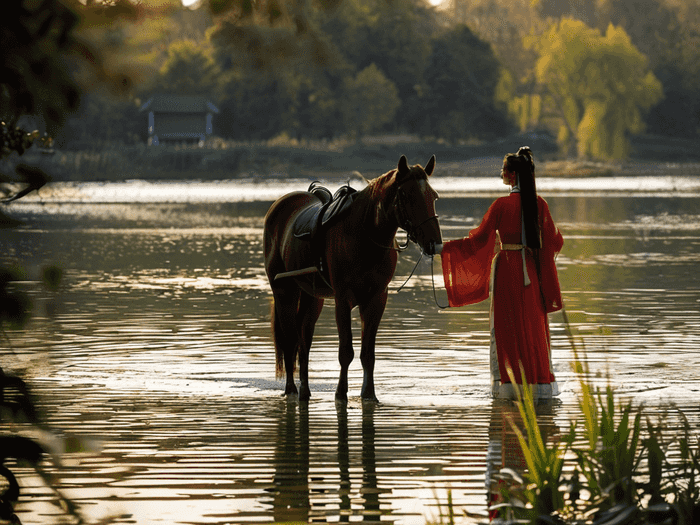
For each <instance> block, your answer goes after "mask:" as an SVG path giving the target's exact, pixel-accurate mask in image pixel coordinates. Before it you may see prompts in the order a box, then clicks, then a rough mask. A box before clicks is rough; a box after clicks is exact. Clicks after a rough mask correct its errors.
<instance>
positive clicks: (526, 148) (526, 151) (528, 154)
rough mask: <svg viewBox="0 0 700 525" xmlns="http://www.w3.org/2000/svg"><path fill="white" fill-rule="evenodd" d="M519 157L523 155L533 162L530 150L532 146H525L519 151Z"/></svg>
mask: <svg viewBox="0 0 700 525" xmlns="http://www.w3.org/2000/svg"><path fill="white" fill-rule="evenodd" d="M518 155H523V156H525V157H529V158H530V160H532V150H531V149H530V146H523V147H521V148H520V149H519V150H518Z"/></svg>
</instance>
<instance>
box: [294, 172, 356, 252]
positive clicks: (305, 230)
mask: <svg viewBox="0 0 700 525" xmlns="http://www.w3.org/2000/svg"><path fill="white" fill-rule="evenodd" d="M308 192H309V193H313V194H314V195H316V196H317V197H318V198H319V199H320V201H321V202H317V203H315V204H312V205H311V206H309V207H308V208H306V209H305V210H303V211H302V212H301V213H300V214H299V215H298V216H297V218H296V220H295V221H294V226H293V230H292V231H293V233H294V237H296V238H297V239H304V240H308V241H311V242H312V243H313V242H314V241H315V240H316V239H317V238H318V237H319V235H320V234H321V233H322V232H323V231H324V230H325V229H326V228H328V227H329V226H330V225H331V224H332V223H333V222H335V221H336V220H338V219H340V218H341V217H342V216H343V215H345V213H346V212H347V211H348V210H349V209H350V206H352V203H353V202H354V200H355V197H356V196H357V190H356V189H354V188H351V187H350V186H341V187H340V188H339V189H338V191H336V192H335V195H331V192H330V190H328V188H326V187H324V186H321V185H320V184H319V183H318V182H316V181H314V182H312V183H311V186H309V189H308Z"/></svg>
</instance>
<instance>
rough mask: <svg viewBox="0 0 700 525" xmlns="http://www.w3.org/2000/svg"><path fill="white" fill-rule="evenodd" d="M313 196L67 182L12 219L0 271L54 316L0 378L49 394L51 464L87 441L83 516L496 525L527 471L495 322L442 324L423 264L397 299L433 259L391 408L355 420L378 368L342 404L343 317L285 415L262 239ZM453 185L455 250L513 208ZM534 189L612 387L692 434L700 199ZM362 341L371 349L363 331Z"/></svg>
mask: <svg viewBox="0 0 700 525" xmlns="http://www.w3.org/2000/svg"><path fill="white" fill-rule="evenodd" d="M307 185H308V182H306V181H286V182H284V183H280V182H276V183H272V182H270V183H253V182H246V181H242V182H238V183H218V184H217V183H178V184H170V183H160V184H146V183H142V182H138V181H133V182H128V183H123V184H82V185H56V186H53V187H52V188H47V189H45V190H42V193H40V194H39V196H38V197H37V196H34V197H32V198H31V199H25V200H23V201H20V202H17V203H14V204H12V205H11V206H10V207H8V208H7V211H8V212H9V213H10V214H11V215H12V216H14V217H16V218H18V219H21V220H22V221H23V222H24V225H23V226H21V227H20V228H18V229H16V230H12V231H2V232H0V258H1V261H0V262H2V263H3V264H10V265H14V264H19V265H21V266H22V267H24V268H25V270H26V272H27V276H28V278H27V281H26V282H25V283H23V284H22V286H24V287H26V289H27V291H28V292H29V293H30V294H31V295H32V297H33V299H34V304H35V315H34V317H33V320H32V321H31V323H30V325H29V326H28V327H27V329H26V330H25V331H22V332H17V333H10V334H9V337H10V341H11V343H12V348H13V353H5V354H4V356H3V361H2V366H3V368H5V369H6V370H8V371H14V372H21V373H22V374H23V375H24V377H26V378H27V379H28V381H29V382H30V384H31V386H32V387H33V388H34V390H35V391H36V392H37V394H38V395H39V396H40V397H39V399H40V404H41V405H42V407H43V408H45V410H46V413H47V419H48V423H49V424H50V425H51V427H52V428H54V429H56V431H57V433H58V436H59V437H60V438H63V439H56V441H55V446H56V447H59V448H60V447H61V446H63V447H65V446H67V445H66V443H68V445H70V443H73V441H72V440H70V439H68V438H70V437H80V438H81V439H82V441H81V442H82V443H83V444H82V446H81V447H82V448H81V449H80V450H74V449H73V448H70V447H69V450H68V451H67V452H66V453H65V454H63V456H62V466H61V467H60V468H58V469H55V468H53V467H51V468H50V470H52V471H53V473H54V474H55V475H56V476H57V484H58V486H59V487H60V488H61V489H62V490H63V492H64V493H65V494H66V496H68V497H69V498H70V499H72V500H73V501H74V502H75V503H77V504H78V505H79V506H80V508H81V509H82V511H83V512H84V513H85V514H86V515H87V516H89V517H91V518H93V519H98V518H103V517H107V516H112V517H115V520H116V521H117V522H124V523H139V524H145V523H267V522H281V521H314V522H323V521H356V520H362V521H370V522H373V521H374V522H379V521H389V522H394V523H417V524H419V523H424V522H425V521H426V519H430V518H431V517H432V518H434V517H436V516H438V515H439V512H440V511H439V507H438V505H437V503H438V502H441V503H444V502H445V501H446V497H447V496H446V494H447V491H448V490H449V491H451V493H452V498H453V501H454V504H455V507H456V508H457V509H458V510H460V511H461V510H462V509H464V510H466V511H468V512H469V513H472V514H477V515H479V514H482V515H483V514H484V512H485V508H486V488H485V480H486V476H487V472H488V471H489V469H491V468H494V466H495V467H498V466H502V465H504V464H509V465H512V464H513V462H515V463H516V464H517V462H518V457H517V453H516V452H517V447H516V446H515V441H514V440H515V437H514V435H513V434H512V432H511V431H510V430H509V426H508V425H507V423H506V419H507V417H509V416H511V415H514V412H513V407H512V406H510V405H507V404H499V403H494V402H493V401H492V400H491V399H490V398H489V397H488V385H487V383H488V365H487V356H488V349H487V345H488V333H487V331H488V305H487V304H486V303H483V304H480V305H476V306H472V307H465V308H460V309H440V308H439V307H438V306H437V305H436V299H437V302H439V303H440V304H442V303H446V297H445V295H444V290H443V289H442V280H441V277H440V276H439V275H435V286H436V288H437V292H436V295H434V293H433V278H432V272H431V263H430V261H426V260H423V261H421V262H420V263H419V264H418V268H417V269H416V275H414V276H413V277H412V278H411V279H410V280H409V281H408V283H407V284H406V285H405V287H404V288H403V289H401V291H398V288H399V287H400V286H401V285H402V284H403V283H404V281H405V280H406V279H407V277H408V276H409V274H410V273H411V271H412V270H413V267H414V265H415V264H416V262H417V261H418V260H419V252H418V250H417V249H415V247H412V248H411V249H409V250H407V251H406V252H404V253H403V254H402V255H401V256H400V261H399V266H398V270H397V274H396V276H395V279H394V282H393V283H392V285H391V288H392V291H393V293H392V294H391V296H390V299H389V304H388V307H387V311H386V313H385V315H384V319H383V321H382V325H381V327H380V333H379V336H378V341H377V366H376V371H375V380H376V387H377V395H378V396H379V399H380V404H378V405H367V404H364V405H363V403H362V402H361V401H360V400H359V397H358V396H359V391H360V387H361V382H362V372H361V365H360V363H359V358H358V359H356V360H355V362H353V364H352V366H351V371H350V392H349V395H350V401H349V402H348V404H347V406H336V404H335V402H334V399H333V395H334V390H335V384H336V380H337V375H338V370H339V367H338V364H337V352H336V347H337V333H336V330H335V323H334V317H333V308H332V304H331V303H330V302H328V303H327V304H326V308H325V309H324V312H323V314H322V316H321V318H320V320H319V323H318V327H317V331H316V336H315V339H314V345H313V347H312V355H311V364H310V367H311V371H310V377H311V391H312V400H311V401H310V402H309V403H308V404H304V403H298V402H295V401H293V400H291V401H288V400H285V399H283V398H282V397H281V396H280V394H281V392H282V390H283V384H282V383H281V382H279V381H277V380H276V378H275V374H274V349H273V346H272V341H271V338H270V328H269V311H270V294H269V292H268V285H267V281H266V278H265V273H264V268H263V263H262V222H263V217H264V214H265V212H266V211H267V208H268V207H269V205H270V203H271V202H272V200H273V199H274V198H276V197H277V196H279V195H281V194H283V193H285V192H287V191H290V190H292V189H305V188H306V186H307ZM434 186H435V187H436V189H438V191H439V192H440V193H441V199H440V200H439V201H438V203H437V208H438V213H439V214H440V220H441V225H442V228H443V236H444V238H446V239H451V238H457V237H460V236H463V235H466V234H467V233H468V232H469V230H470V229H471V228H473V227H474V226H476V225H477V224H478V222H479V220H480V218H481V217H482V216H483V214H484V212H485V211H486V209H487V208H488V206H489V204H490V203H491V202H492V201H493V199H494V197H496V196H498V195H499V194H503V187H502V186H500V187H499V186H498V185H497V184H496V185H494V182H493V181H491V180H481V179H464V180H457V179H436V180H435V181H434ZM538 187H539V189H540V192H541V193H542V194H543V196H545V198H546V199H547V201H548V202H549V204H550V208H551V210H552V215H553V217H554V218H555V220H556V221H557V223H558V225H559V227H560V229H561V230H562V231H563V233H564V237H565V246H564V250H563V251H562V253H561V255H560V256H559V259H558V267H559V272H560V280H561V283H562V288H563V291H564V299H565V305H566V311H567V313H568V320H569V323H570V328H571V331H572V333H573V335H574V337H575V342H576V345H577V348H578V349H579V350H584V349H585V359H586V360H587V361H588V363H589V365H590V367H591V369H592V371H593V373H594V374H595V377H596V378H595V381H597V382H599V383H600V384H605V383H606V382H608V381H609V382H610V384H612V385H613V386H614V388H615V389H616V390H617V391H618V392H619V393H620V395H621V396H624V397H630V398H632V399H634V400H635V401H636V402H640V403H642V402H643V403H645V405H647V410H648V411H649V413H650V414H652V415H653V414H655V413H659V412H660V411H661V409H662V407H663V406H664V405H665V403H666V402H674V403H675V404H676V406H677V407H679V408H680V409H682V410H683V411H684V413H685V414H686V416H687V417H688V418H689V419H690V421H691V423H692V424H693V425H694V426H695V427H697V425H698V423H699V422H700V414H699V413H698V406H697V397H698V395H699V393H700V375H699V374H698V372H697V370H698V366H699V365H700V350H699V344H698V343H699V342H700V313H699V310H700V309H699V304H698V301H699V300H700V295H699V294H698V291H699V290H700V277H699V276H698V268H699V265H698V262H699V259H700V250H699V249H698V248H699V245H700V213H698V210H700V192H699V191H698V189H699V188H700V185H698V181H697V180H696V179H693V178H683V179H680V178H678V177H668V178H664V177H647V178H640V179H639V180H638V181H633V182H630V181H629V180H628V181H618V180H616V179H589V180H587V183H586V181H583V182H582V181H577V182H576V183H575V184H574V183H571V184H569V185H567V186H566V187H564V186H562V185H561V181H548V180H546V179H543V180H542V181H538ZM49 264H58V265H60V266H61V267H62V268H63V270H64V279H63V285H62V289H61V290H60V291H59V292H57V293H50V292H48V291H46V290H44V289H42V287H41V286H40V285H39V284H38V282H37V281H36V280H37V279H38V276H39V275H40V272H41V268H43V267H45V266H46V265H49ZM438 264H439V261H436V262H435V270H436V271H438ZM438 273H439V271H438ZM357 317H358V316H357V314H356V315H355V318H356V321H358V320H357ZM550 320H551V325H552V334H553V356H554V357H553V358H554V363H555V371H556V373H557V376H558V379H559V382H560V387H561V389H562V394H561V396H560V399H559V400H558V401H557V402H556V403H554V404H553V405H552V406H550V407H546V408H547V410H546V413H543V414H542V420H543V423H544V424H545V426H546V427H547V432H548V434H549V435H550V436H552V437H553V438H556V436H557V435H558V434H559V433H560V432H564V431H566V430H567V429H568V425H569V422H570V421H571V420H572V419H574V418H576V417H577V409H576V399H577V398H576V387H577V383H576V378H575V377H574V376H573V374H572V373H571V370H570V362H571V360H572V356H573V354H572V346H571V342H570V339H569V338H568V337H567V333H566V330H565V329H566V324H565V322H564V317H563V315H562V313H556V314H552V315H551V317H550ZM355 330H356V331H355V333H356V349H359V341H358V338H357V337H358V336H359V322H356V323H355ZM358 353H359V352H358ZM673 421H674V420H673V418H672V419H671V421H670V423H669V425H671V427H672V425H673V424H674V423H673ZM6 430H8V429H6ZM9 430H10V431H13V432H20V431H22V430H23V429H22V427H21V426H19V427H17V426H15V427H12V428H10V429H9ZM20 472H21V474H22V476H21V478H20V482H21V483H22V485H23V486H24V487H25V489H24V493H23V494H24V495H23V497H22V499H21V502H20V504H19V505H18V514H19V516H20V518H21V519H22V522H23V523H45V522H47V521H50V520H51V519H53V517H55V516H60V515H61V511H60V509H58V508H57V507H56V506H55V505H54V503H55V502H56V497H55V494H53V493H52V491H51V490H49V489H48V488H46V486H45V484H44V483H43V482H42V481H41V480H39V479H38V478H37V477H36V476H35V475H33V474H32V471H31V470H20ZM469 519H477V518H469ZM465 520H467V521H468V519H466V518H465Z"/></svg>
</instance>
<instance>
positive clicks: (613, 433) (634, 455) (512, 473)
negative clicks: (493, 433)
mask: <svg viewBox="0 0 700 525" xmlns="http://www.w3.org/2000/svg"><path fill="white" fill-rule="evenodd" d="M573 366H574V369H575V370H576V373H577V374H578V379H579V392H578V397H579V400H578V403H579V409H580V414H581V418H582V421H580V422H579V421H577V420H575V421H573V422H572V423H571V426H570V428H569V431H568V432H567V433H566V434H565V435H564V436H560V437H557V438H556V439H553V438H549V439H548V438H547V436H546V434H545V433H544V432H543V431H542V428H541V423H540V421H539V414H540V412H541V410H540V407H541V405H542V403H546V402H543V401H536V400H535V399H534V398H533V396H532V390H531V389H530V388H529V387H528V385H527V384H525V386H524V388H523V390H522V392H521V393H519V395H518V400H517V402H516V404H517V407H518V412H519V416H520V417H519V418H518V419H517V420H516V419H515V418H511V420H510V425H511V428H512V430H513V432H514V433H515V434H516V436H517V440H518V442H519V444H520V449H521V451H520V452H521V454H522V458H523V463H524V465H526V468H525V469H523V470H522V471H521V470H514V469H512V468H507V467H506V468H502V469H501V470H500V471H499V472H497V473H496V475H495V477H494V478H492V480H491V488H490V494H491V497H490V499H489V501H490V505H489V516H490V521H491V522H492V523H499V524H501V525H510V524H516V523H521V524H522V523H527V524H532V525H535V524H551V525H557V524H559V525H584V524H594V525H619V524H663V525H691V524H695V523H698V520H700V442H699V438H698V434H697V430H696V429H693V428H691V426H690V424H689V422H688V420H687V419H686V418H685V416H684V415H683V413H681V412H678V411H676V410H675V409H674V407H673V406H667V407H665V408H663V407H662V409H661V410H659V409H658V407H657V408H655V410H654V413H653V416H652V415H651V410H645V408H644V407H643V406H634V405H633V404H632V402H631V401H625V400H622V399H621V398H620V396H619V395H617V394H616V393H615V392H614V390H613V388H612V386H611V385H609V384H608V386H607V387H605V388H603V389H601V388H598V387H596V386H594V383H593V382H592V381H591V375H590V372H589V370H588V367H587V365H586V364H585V360H579V359H578V358H577V359H576V361H575V362H574V364H573ZM511 380H513V382H515V378H514V375H513V373H512V371H511ZM674 412H675V413H676V414H675V415H676V416H677V417H678V418H679V419H680V428H677V427H676V428H672V429H669V428H666V424H667V422H668V419H669V416H670V415H671V414H672V413H674ZM439 509H440V517H439V519H438V521H437V522H436V523H440V524H443V523H456V522H457V521H458V520H457V519H456V517H457V516H459V515H460V513H459V512H458V511H457V510H456V509H455V508H454V506H453V505H452V504H451V501H448V502H447V505H439Z"/></svg>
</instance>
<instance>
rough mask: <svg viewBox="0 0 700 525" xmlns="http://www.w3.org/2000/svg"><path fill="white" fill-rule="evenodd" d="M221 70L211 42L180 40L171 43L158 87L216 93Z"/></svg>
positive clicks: (201, 93) (169, 91) (160, 88)
mask: <svg viewBox="0 0 700 525" xmlns="http://www.w3.org/2000/svg"><path fill="white" fill-rule="evenodd" d="M219 74H220V72H219V68H218V66H217V64H216V62H215V61H214V58H213V53H212V49H211V47H210V46H209V45H208V43H206V42H205V43H203V44H198V43H197V42H194V41H192V40H180V41H176V42H173V43H172V44H170V46H168V53H167V58H166V59H165V62H164V63H163V65H162V66H161V68H160V71H159V76H158V78H157V80H156V82H155V86H154V88H155V89H157V90H160V91H164V92H167V93H177V94H179V95H203V96H208V97H214V96H215V92H216V88H217V86H218V76H219Z"/></svg>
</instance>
